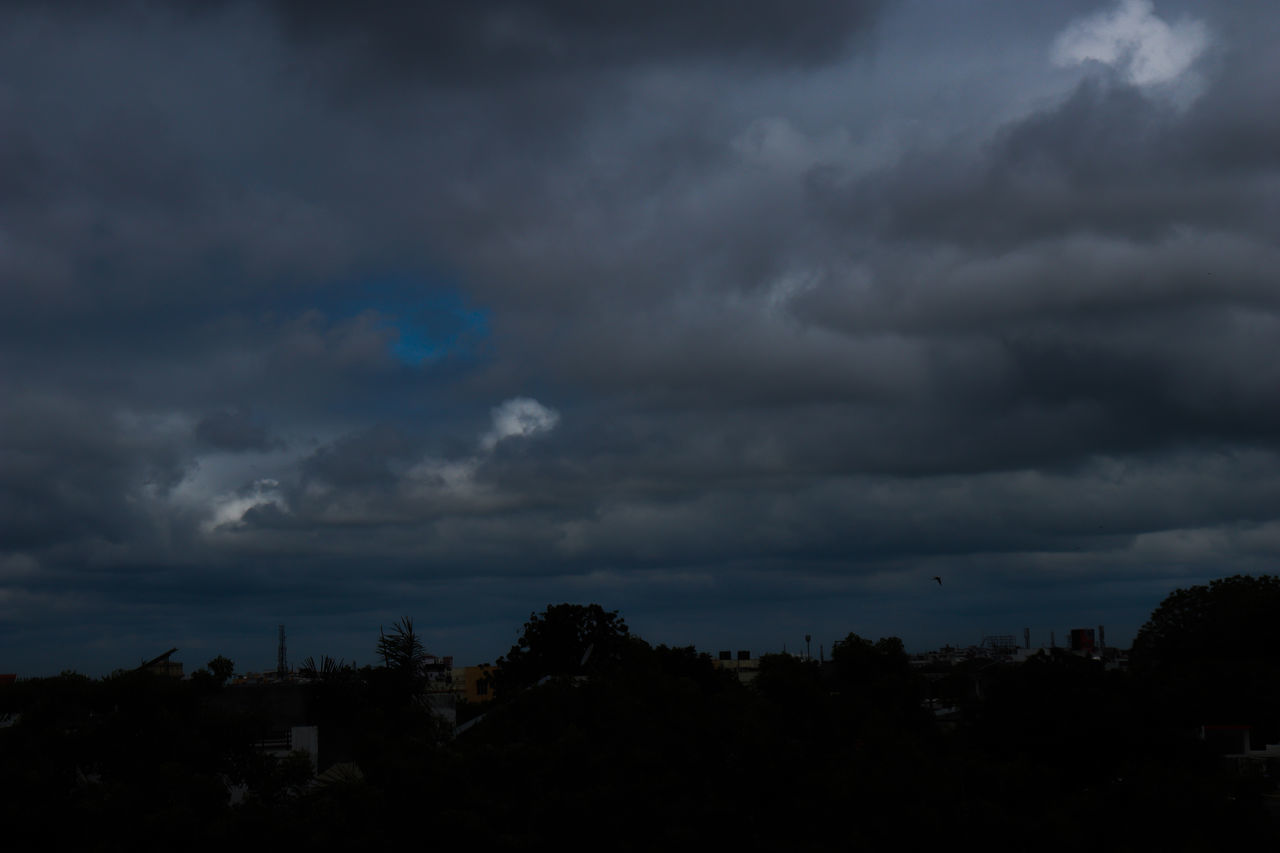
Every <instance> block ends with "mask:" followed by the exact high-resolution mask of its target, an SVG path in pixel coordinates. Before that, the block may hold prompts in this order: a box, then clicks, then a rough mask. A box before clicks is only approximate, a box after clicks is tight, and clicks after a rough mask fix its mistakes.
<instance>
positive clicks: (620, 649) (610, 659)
mask: <svg viewBox="0 0 1280 853" xmlns="http://www.w3.org/2000/svg"><path fill="white" fill-rule="evenodd" d="M629 640H630V630H629V629H628V628H627V623H626V622H625V621H623V619H622V617H621V616H619V615H618V611H616V610H605V609H604V608H603V607H601V606H600V605H599V604H588V605H581V604H555V605H547V609H546V610H545V611H543V612H542V613H541V614H538V613H531V614H529V621H528V622H525V623H524V630H523V632H522V633H521V634H520V639H519V640H517V641H516V644H515V645H514V646H512V647H511V650H510V651H509V652H507V654H506V656H505V657H501V658H498V662H497V672H496V673H495V674H494V676H493V683H494V687H495V692H496V694H497V696H498V698H500V699H501V698H509V697H510V696H511V694H512V693H513V692H515V691H518V690H521V689H523V688H525V687H528V686H529V685H531V684H534V683H535V682H537V681H538V679H540V678H542V677H544V676H557V675H578V674H584V673H596V672H601V671H605V670H608V669H610V668H611V667H613V666H615V665H616V664H617V663H618V662H619V661H620V660H622V659H623V658H624V657H625V656H626V654H627V650H628V647H629ZM588 652H590V654H589V655H588Z"/></svg>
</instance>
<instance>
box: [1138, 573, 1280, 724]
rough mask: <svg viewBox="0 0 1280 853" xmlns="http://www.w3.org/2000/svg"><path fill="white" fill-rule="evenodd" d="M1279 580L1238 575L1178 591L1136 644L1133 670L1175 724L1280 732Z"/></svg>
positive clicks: (1272, 577)
mask: <svg viewBox="0 0 1280 853" xmlns="http://www.w3.org/2000/svg"><path fill="white" fill-rule="evenodd" d="M1277 613H1280V577H1275V576H1273V575H1260V576H1257V577H1253V576H1249V575H1235V576H1233V577H1229V578H1219V579H1218V580H1215V581H1211V582H1210V583H1209V584H1207V585H1197V586H1193V587H1189V588H1187V589H1178V590H1174V592H1173V593H1171V594H1170V595H1169V596H1168V597H1166V598H1165V599H1164V601H1162V602H1161V603H1160V605H1159V606H1158V607H1157V608H1156V609H1155V610H1154V611H1153V612H1152V614H1151V618H1150V619H1149V620H1147V623H1146V624H1145V625H1143V626H1142V629H1141V630H1140V631H1139V632H1138V636H1137V638H1136V639H1135V640H1134V643H1133V651H1132V654H1131V660H1132V665H1133V669H1134V673H1135V675H1136V676H1137V677H1138V678H1139V679H1140V680H1141V681H1142V684H1143V685H1144V689H1145V690H1147V691H1149V692H1150V693H1151V694H1152V695H1154V696H1157V697H1159V700H1160V702H1161V704H1162V705H1163V706H1164V708H1167V713H1168V714H1169V715H1170V716H1171V718H1172V719H1173V720H1174V721H1177V722H1180V723H1182V724H1184V725H1200V724H1203V723H1233V724H1248V725H1253V726H1256V727H1260V729H1261V730H1260V731H1258V732H1255V734H1256V735H1261V736H1262V737H1261V738H1260V739H1269V740H1274V739H1275V738H1276V737H1277V736H1280V727H1278V726H1277V724H1278V723H1280V631H1277V630H1276V627H1275V620H1276V614H1277Z"/></svg>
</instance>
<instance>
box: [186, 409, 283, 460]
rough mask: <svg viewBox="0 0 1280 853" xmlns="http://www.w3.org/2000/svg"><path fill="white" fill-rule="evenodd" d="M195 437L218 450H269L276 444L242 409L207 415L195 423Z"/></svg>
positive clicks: (263, 426)
mask: <svg viewBox="0 0 1280 853" xmlns="http://www.w3.org/2000/svg"><path fill="white" fill-rule="evenodd" d="M196 439H197V440H198V441H201V442H203V443H204V444H207V445H209V446H210V447H214V448H217V449H219V450H270V449H271V448H272V447H273V446H275V444H276V442H274V441H273V440H272V439H271V438H269V437H268V435H267V428H266V426H265V425H264V424H262V423H260V422H259V421H257V420H255V419H254V417H253V415H252V414H251V413H250V412H248V411H247V410H244V409H237V410H236V411H232V412H214V413H212V414H210V415H207V416H206V417H204V418H203V419H202V420H201V421H200V423H198V424H196Z"/></svg>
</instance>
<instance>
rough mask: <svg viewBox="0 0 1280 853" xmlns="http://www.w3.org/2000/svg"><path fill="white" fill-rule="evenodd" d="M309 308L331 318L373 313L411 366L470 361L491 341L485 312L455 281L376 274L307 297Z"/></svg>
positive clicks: (394, 352) (393, 348)
mask: <svg viewBox="0 0 1280 853" xmlns="http://www.w3.org/2000/svg"><path fill="white" fill-rule="evenodd" d="M308 297H309V299H308V301H309V302H310V303H311V304H310V306H309V307H314V308H317V309H319V310H321V311H323V312H324V313H325V314H326V315H328V316H329V318H330V319H331V320H342V319H349V318H353V317H357V316H359V315H361V314H364V313H365V312H368V311H376V312H377V313H378V315H379V316H380V317H381V318H382V320H383V322H384V323H385V324H386V325H387V327H388V328H390V329H392V330H393V331H394V332H395V336H394V338H393V340H392V341H391V343H390V351H391V354H392V355H393V356H395V358H396V359H398V360H399V361H400V362H402V363H403V364H406V365H409V366H411V367H419V366H425V365H432V364H438V363H441V362H445V361H448V362H452V363H458V362H464V363H465V362H474V361H477V360H479V358H480V357H481V355H482V348H483V345H484V344H485V342H486V341H487V340H488V338H489V334H490V330H489V311H488V310H487V309H485V308H482V307H478V306H476V305H474V304H472V303H471V301H470V300H469V299H468V298H467V296H466V294H465V293H464V291H463V289H462V287H461V285H460V283H459V282H458V281H457V280H456V279H455V278H453V277H450V276H447V275H442V274H435V275H422V274H411V273H379V274H369V275H363V276H357V277H353V278H347V279H343V280H340V281H336V282H334V283H333V284H331V285H329V286H327V287H324V288H322V289H320V290H319V291H310V292H309V293H308Z"/></svg>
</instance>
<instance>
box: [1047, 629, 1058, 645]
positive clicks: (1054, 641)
mask: <svg viewBox="0 0 1280 853" xmlns="http://www.w3.org/2000/svg"><path fill="white" fill-rule="evenodd" d="M1057 647H1058V638H1057V637H1056V636H1054V633H1053V632H1052V631H1050V632H1049V648H1051V649H1056V648H1057Z"/></svg>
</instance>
